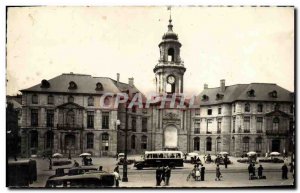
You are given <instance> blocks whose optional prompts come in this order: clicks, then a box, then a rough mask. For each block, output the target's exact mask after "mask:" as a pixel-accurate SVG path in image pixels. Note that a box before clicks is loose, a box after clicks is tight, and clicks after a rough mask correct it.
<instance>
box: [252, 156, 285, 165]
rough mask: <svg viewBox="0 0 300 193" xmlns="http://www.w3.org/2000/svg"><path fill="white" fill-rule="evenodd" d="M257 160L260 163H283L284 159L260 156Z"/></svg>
mask: <svg viewBox="0 0 300 193" xmlns="http://www.w3.org/2000/svg"><path fill="white" fill-rule="evenodd" d="M258 161H259V162H262V163H284V160H283V159H281V158H279V157H273V156H271V157H267V158H262V159H259V160H258Z"/></svg>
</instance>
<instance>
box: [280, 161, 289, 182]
mask: <svg viewBox="0 0 300 193" xmlns="http://www.w3.org/2000/svg"><path fill="white" fill-rule="evenodd" d="M281 170H282V179H288V177H287V174H288V167H287V166H286V164H283V166H282V168H281Z"/></svg>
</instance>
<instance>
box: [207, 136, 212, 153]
mask: <svg viewBox="0 0 300 193" xmlns="http://www.w3.org/2000/svg"><path fill="white" fill-rule="evenodd" d="M206 151H211V137H207V138H206Z"/></svg>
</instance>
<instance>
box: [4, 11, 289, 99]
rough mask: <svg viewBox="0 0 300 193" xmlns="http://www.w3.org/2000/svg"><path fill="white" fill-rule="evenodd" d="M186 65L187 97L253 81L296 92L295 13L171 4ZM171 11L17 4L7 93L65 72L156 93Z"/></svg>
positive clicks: (10, 25)
mask: <svg viewBox="0 0 300 193" xmlns="http://www.w3.org/2000/svg"><path fill="white" fill-rule="evenodd" d="M172 19H173V25H174V27H173V31H174V32H175V33H177V34H178V36H179V41H180V42H181V43H182V47H181V58H182V59H183V60H184V64H185V67H186V68H187V70H186V72H185V76H184V92H185V93H187V94H199V93H200V92H201V91H202V90H203V85H204V84H205V83H207V84H208V87H218V86H219V85H220V80H221V79H225V80H226V85H233V84H248V83H252V82H261V83H276V84H278V85H279V86H281V87H283V88H285V89H287V90H289V91H294V9H293V8H288V7H269V8H268V7H256V8H254V7H184V6H183V7H176V6H175V7H172ZM168 20H169V11H168V10H167V7H164V6H158V7H50V6H45V7H13V8H9V9H8V14H7V60H6V62H7V63H6V65H7V68H6V75H7V77H6V78H7V80H8V81H7V94H8V95H13V94H17V93H18V91H19V90H21V89H26V88H28V87H31V86H34V85H36V84H39V83H40V82H41V80H42V79H47V80H48V79H51V78H53V77H56V76H58V75H61V74H62V73H70V72H73V73H78V74H89V75H92V76H95V77H110V78H113V79H116V73H120V81H121V82H125V83H127V82H128V78H130V77H133V78H134V83H135V85H136V87H137V88H138V89H139V90H140V91H142V92H144V93H146V94H147V93H149V92H152V91H155V82H154V78H155V76H154V73H153V68H154V66H155V65H156V64H157V63H158V59H159V48H158V44H159V43H160V41H161V39H162V35H163V34H164V33H165V32H167V25H168Z"/></svg>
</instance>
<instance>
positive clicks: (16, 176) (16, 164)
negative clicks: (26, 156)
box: [6, 160, 37, 188]
mask: <svg viewBox="0 0 300 193" xmlns="http://www.w3.org/2000/svg"><path fill="white" fill-rule="evenodd" d="M6 172H7V180H6V186H8V187H11V188H12V187H28V186H29V184H32V183H33V181H36V180H37V166H36V161H35V160H22V161H9V162H8V164H7V168H6Z"/></svg>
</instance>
